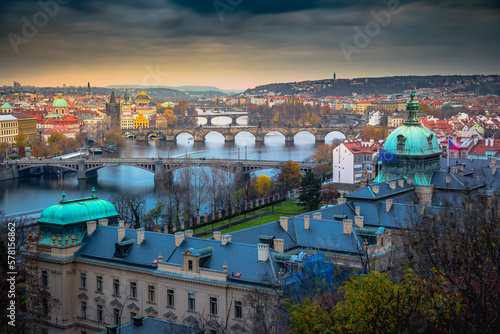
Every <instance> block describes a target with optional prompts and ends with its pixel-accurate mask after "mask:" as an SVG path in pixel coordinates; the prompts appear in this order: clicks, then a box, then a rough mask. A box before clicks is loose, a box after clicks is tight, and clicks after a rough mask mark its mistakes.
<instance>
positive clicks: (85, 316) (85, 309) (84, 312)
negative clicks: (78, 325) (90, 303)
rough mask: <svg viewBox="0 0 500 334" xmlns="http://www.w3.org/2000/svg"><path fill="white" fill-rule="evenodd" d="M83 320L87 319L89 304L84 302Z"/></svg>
mask: <svg viewBox="0 0 500 334" xmlns="http://www.w3.org/2000/svg"><path fill="white" fill-rule="evenodd" d="M82 318H83V319H85V318H87V302H82Z"/></svg>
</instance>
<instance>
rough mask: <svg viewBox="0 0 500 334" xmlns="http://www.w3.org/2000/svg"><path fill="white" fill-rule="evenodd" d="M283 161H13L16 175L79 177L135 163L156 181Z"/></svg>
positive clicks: (242, 174) (240, 171)
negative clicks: (189, 170) (51, 170)
mask: <svg viewBox="0 0 500 334" xmlns="http://www.w3.org/2000/svg"><path fill="white" fill-rule="evenodd" d="M283 163H284V161H269V160H266V161H261V160H228V159H172V158H97V159H90V160H86V159H80V158H73V159H60V160H57V159H42V160H38V159H30V160H25V161H16V162H11V163H10V168H11V169H12V174H13V177H14V178H19V177H24V176H27V175H32V174H33V173H36V172H37V171H39V170H40V169H41V168H43V167H46V166H47V167H58V168H61V169H62V170H67V171H73V172H76V173H78V179H86V178H89V177H96V176H97V170H99V169H101V168H104V167H107V166H132V167H136V168H141V169H144V170H147V171H149V172H151V173H154V177H155V181H157V180H159V179H161V178H163V177H164V176H165V175H171V172H173V171H174V170H176V169H179V168H184V167H194V166H196V167H198V166H199V167H215V168H220V169H223V170H226V171H228V172H231V173H233V174H234V175H235V178H236V180H237V181H242V180H245V179H246V178H248V176H249V173H250V172H252V171H257V170H263V169H273V168H280V167H281V166H282V164H283ZM297 163H298V164H299V166H300V170H301V171H303V172H306V171H310V170H312V169H313V168H314V165H315V164H314V163H313V162H297Z"/></svg>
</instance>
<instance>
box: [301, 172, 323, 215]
mask: <svg viewBox="0 0 500 334" xmlns="http://www.w3.org/2000/svg"><path fill="white" fill-rule="evenodd" d="M300 188H301V192H300V196H299V205H300V206H303V207H306V208H307V209H308V210H310V211H312V210H316V209H318V208H319V206H320V203H321V202H320V195H321V180H320V179H319V178H317V177H316V176H315V175H314V173H312V172H307V173H306V175H304V177H303V178H302V181H301V182H300Z"/></svg>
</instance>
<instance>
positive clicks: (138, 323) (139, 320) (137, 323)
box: [132, 316, 143, 327]
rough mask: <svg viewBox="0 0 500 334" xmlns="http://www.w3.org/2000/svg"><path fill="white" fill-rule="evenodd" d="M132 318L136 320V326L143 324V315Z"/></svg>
mask: <svg viewBox="0 0 500 334" xmlns="http://www.w3.org/2000/svg"><path fill="white" fill-rule="evenodd" d="M132 319H133V320H134V326H135V327H141V326H142V319H143V317H139V316H134V317H132Z"/></svg>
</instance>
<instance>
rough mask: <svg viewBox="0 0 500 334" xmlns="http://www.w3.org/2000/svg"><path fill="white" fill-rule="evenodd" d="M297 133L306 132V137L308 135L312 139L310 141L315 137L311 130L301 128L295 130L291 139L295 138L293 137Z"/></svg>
mask: <svg viewBox="0 0 500 334" xmlns="http://www.w3.org/2000/svg"><path fill="white" fill-rule="evenodd" d="M299 133H306V134H308V137H310V138H311V139H312V141H314V140H315V138H316V136H315V134H314V133H313V132H312V131H310V130H308V129H303V130H299V131H297V132H295V133H294V134H293V139H294V140H295V137H296V136H297V135H298V134H299Z"/></svg>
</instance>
